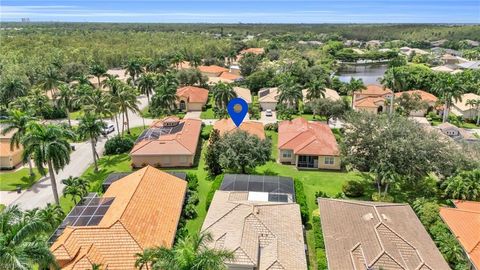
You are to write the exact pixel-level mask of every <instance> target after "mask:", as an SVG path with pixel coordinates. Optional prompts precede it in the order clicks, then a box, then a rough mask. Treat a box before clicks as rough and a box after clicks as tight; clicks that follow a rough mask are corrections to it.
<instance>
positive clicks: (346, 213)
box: [313, 198, 450, 270]
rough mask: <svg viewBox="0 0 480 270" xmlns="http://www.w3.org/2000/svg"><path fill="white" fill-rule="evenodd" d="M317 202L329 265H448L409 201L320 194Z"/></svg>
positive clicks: (336, 269)
mask: <svg viewBox="0 0 480 270" xmlns="http://www.w3.org/2000/svg"><path fill="white" fill-rule="evenodd" d="M318 206H319V211H320V221H321V227H322V233H323V239H324V242H325V250H326V256H327V262H328V267H327V268H328V269H329V270H345V269H422V270H434V269H435V270H448V269H450V267H449V265H448V263H447V262H446V261H445V259H444V258H443V256H442V254H441V253H440V251H439V250H438V249H437V247H436V246H435V243H434V242H433V240H432V238H430V235H429V234H428V233H427V231H426V230H425V228H424V227H423V225H422V223H421V222H420V220H419V219H418V217H417V216H416V215H415V212H413V210H412V208H411V207H410V206H409V205H408V204H398V203H383V202H368V201H355V200H337V199H326V198H319V199H318ZM313 226H320V224H313Z"/></svg>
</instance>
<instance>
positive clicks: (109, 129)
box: [102, 124, 115, 135]
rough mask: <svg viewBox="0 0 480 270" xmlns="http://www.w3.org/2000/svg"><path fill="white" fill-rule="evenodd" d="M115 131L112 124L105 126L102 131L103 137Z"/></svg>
mask: <svg viewBox="0 0 480 270" xmlns="http://www.w3.org/2000/svg"><path fill="white" fill-rule="evenodd" d="M114 131H115V126H114V125H113V124H110V125H107V126H106V127H105V128H104V129H103V130H102V134H103V135H108V134H110V133H112V132H114Z"/></svg>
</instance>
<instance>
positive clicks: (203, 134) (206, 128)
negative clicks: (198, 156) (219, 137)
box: [200, 126, 213, 140]
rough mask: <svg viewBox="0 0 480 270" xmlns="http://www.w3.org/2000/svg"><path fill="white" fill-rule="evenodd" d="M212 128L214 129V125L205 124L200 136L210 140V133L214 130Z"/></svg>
mask: <svg viewBox="0 0 480 270" xmlns="http://www.w3.org/2000/svg"><path fill="white" fill-rule="evenodd" d="M212 129H213V126H203V127H202V132H201V134H200V137H201V138H202V139H203V140H208V138H209V137H210V133H211V132H212Z"/></svg>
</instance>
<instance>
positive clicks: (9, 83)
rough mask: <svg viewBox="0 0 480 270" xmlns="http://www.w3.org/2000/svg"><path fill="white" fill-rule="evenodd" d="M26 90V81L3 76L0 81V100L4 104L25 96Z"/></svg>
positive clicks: (6, 104)
mask: <svg viewBox="0 0 480 270" xmlns="http://www.w3.org/2000/svg"><path fill="white" fill-rule="evenodd" d="M27 92H28V85H27V82H26V81H24V80H21V79H19V78H3V79H2V81H1V82H0V93H1V96H0V102H1V103H2V104H3V105H5V106H8V104H9V103H10V102H11V101H13V100H15V99H16V98H18V97H21V96H25V95H26V94H27Z"/></svg>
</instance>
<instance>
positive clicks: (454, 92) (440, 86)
mask: <svg viewBox="0 0 480 270" xmlns="http://www.w3.org/2000/svg"><path fill="white" fill-rule="evenodd" d="M432 90H433V91H434V92H435V93H436V94H437V95H438V96H439V97H440V100H442V101H443V103H444V104H445V106H444V110H443V120H442V122H443V123H445V122H447V121H448V114H449V112H450V107H451V106H452V103H453V102H454V101H455V102H457V101H461V99H462V94H463V85H462V84H461V83H460V81H459V80H458V78H457V77H456V76H455V75H452V74H450V73H444V72H440V73H438V74H437V75H436V78H435V82H434V83H433V86H432Z"/></svg>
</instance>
